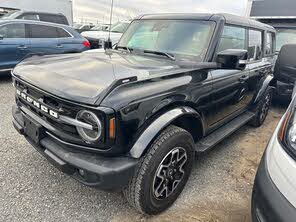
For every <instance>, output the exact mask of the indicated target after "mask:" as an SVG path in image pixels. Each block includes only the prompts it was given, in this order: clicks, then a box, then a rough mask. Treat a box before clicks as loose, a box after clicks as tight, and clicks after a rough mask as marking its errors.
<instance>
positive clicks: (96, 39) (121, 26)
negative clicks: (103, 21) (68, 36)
mask: <svg viewBox="0 0 296 222" xmlns="http://www.w3.org/2000/svg"><path fill="white" fill-rule="evenodd" d="M129 24H130V21H123V22H118V23H116V24H114V25H112V26H111V33H110V38H111V41H112V43H113V44H116V43H117V42H118V41H119V39H120V38H121V36H122V34H123V33H124V32H125V31H126V29H127V27H128V26H129ZM81 35H82V36H83V37H85V38H86V39H87V40H88V41H89V42H90V45H91V48H92V49H99V48H103V47H104V42H105V41H106V40H107V39H108V38H109V31H108V30H106V31H93V30H91V31H87V32H82V33H81Z"/></svg>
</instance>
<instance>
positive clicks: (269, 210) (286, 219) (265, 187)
mask: <svg viewBox="0 0 296 222" xmlns="http://www.w3.org/2000/svg"><path fill="white" fill-rule="evenodd" d="M295 218H296V209H295V208H294V206H293V205H291V203H290V202H289V201H288V200H287V199H286V198H285V197H284V196H283V194H282V193H281V192H280V191H279V190H278V189H277V187H276V186H275V184H274V183H273V181H272V179H271V177H270V175H269V173H268V170H267V165H266V155H264V156H263V158H262V160H261V163H260V165H259V168H258V171H257V175H256V179H255V184H254V189H253V195H252V220H253V222H272V221H274V222H290V221H294V220H295Z"/></svg>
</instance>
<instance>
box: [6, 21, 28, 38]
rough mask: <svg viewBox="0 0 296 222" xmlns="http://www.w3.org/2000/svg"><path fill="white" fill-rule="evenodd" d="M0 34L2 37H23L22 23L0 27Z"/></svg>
mask: <svg viewBox="0 0 296 222" xmlns="http://www.w3.org/2000/svg"><path fill="white" fill-rule="evenodd" d="M0 35H2V36H3V37H4V38H25V37H26V32H25V25H24V24H9V25H4V26H1V27H0Z"/></svg>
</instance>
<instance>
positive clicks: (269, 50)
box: [265, 32, 275, 55]
mask: <svg viewBox="0 0 296 222" xmlns="http://www.w3.org/2000/svg"><path fill="white" fill-rule="evenodd" d="M274 39H275V37H274V34H273V33H271V32H267V34H266V42H265V55H272V54H274V52H275V45H274Z"/></svg>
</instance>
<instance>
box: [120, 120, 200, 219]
mask: <svg viewBox="0 0 296 222" xmlns="http://www.w3.org/2000/svg"><path fill="white" fill-rule="evenodd" d="M193 161H194V142H193V139H192V136H191V135H190V134H189V133H188V132H187V131H185V130H184V129H182V128H179V127H176V126H170V127H168V128H167V129H166V130H164V131H163V132H162V133H161V135H160V136H159V137H158V138H157V139H156V140H155V141H154V143H153V144H152V145H151V147H150V149H149V151H148V153H146V154H145V156H144V157H142V159H141V160H140V163H139V165H138V167H137V170H136V172H135V174H134V176H133V178H132V179H131V180H130V183H129V185H128V187H127V188H126V189H125V190H124V195H125V197H126V198H127V200H128V202H129V204H130V205H132V206H133V207H135V208H136V209H137V210H138V211H140V212H141V213H144V214H157V213H160V212H162V211H164V210H165V209H167V208H168V207H169V206H171V205H172V204H173V203H174V201H175V200H176V199H177V197H178V196H179V195H180V193H181V192H182V190H183V188H184V186H185V184H186V182H187V180H188V178H189V175H190V173H191V169H192V165H193Z"/></svg>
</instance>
